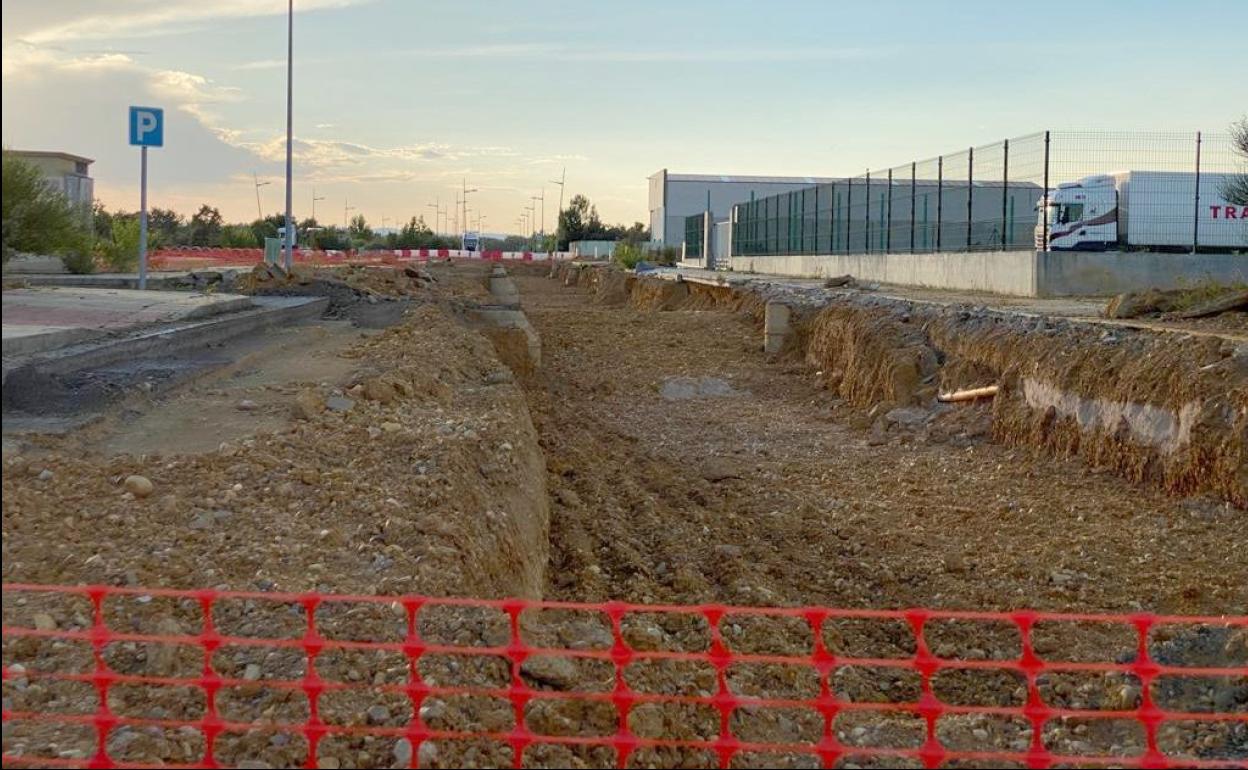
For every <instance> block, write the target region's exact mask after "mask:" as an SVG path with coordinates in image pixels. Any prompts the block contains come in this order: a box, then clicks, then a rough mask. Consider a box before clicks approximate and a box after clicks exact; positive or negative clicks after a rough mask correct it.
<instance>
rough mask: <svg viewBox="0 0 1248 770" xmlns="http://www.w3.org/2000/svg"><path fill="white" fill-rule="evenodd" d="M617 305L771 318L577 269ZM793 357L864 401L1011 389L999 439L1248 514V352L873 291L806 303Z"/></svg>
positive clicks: (646, 281)
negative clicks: (896, 297) (1247, 508)
mask: <svg viewBox="0 0 1248 770" xmlns="http://www.w3.org/2000/svg"><path fill="white" fill-rule="evenodd" d="M562 270H563V271H564V272H565V273H567V275H566V276H565V277H564V278H563V281H564V283H565V284H567V283H569V282H570V281H572V278H571V277H570V276H572V275H575V276H576V278H575V283H576V284H577V285H579V286H582V287H585V288H588V289H589V290H590V291H592V292H593V293H594V297H595V301H596V302H598V303H601V304H606V305H615V304H624V303H626V302H627V303H628V304H630V305H631V306H633V307H635V308H639V309H647V310H677V309H679V310H709V309H714V310H723V311H727V312H732V313H739V314H744V315H745V316H747V317H749V318H751V319H752V320H754V321H755V322H756V323H760V324H761V322H762V319H763V314H764V307H765V304H766V301H767V299H768V297H766V296H764V295H762V294H760V293H759V292H756V291H749V290H744V289H737V288H730V287H726V286H709V285H703V284H697V283H686V282H673V281H667V280H660V279H657V278H636V277H633V276H629V275H626V274H623V273H620V272H617V271H612V270H606V269H602V268H587V269H577V268H575V267H571V266H565V267H563V268H562ZM795 305H796V308H795V309H796V310H797V317H796V320H795V322H794V327H795V328H794V334H793V339H792V340H791V341H790V344H789V351H790V352H792V353H795V354H797V355H799V356H801V357H803V358H804V359H805V361H806V363H808V364H809V365H810V366H811V367H812V368H814V369H816V370H819V371H822V372H824V375H823V382H824V384H825V385H826V387H827V388H828V389H829V390H831V391H832V392H834V393H835V394H837V395H838V396H839V397H841V398H843V399H845V400H846V401H847V402H849V403H851V404H853V405H855V406H859V407H866V408H871V407H889V408H896V407H913V406H917V407H921V408H929V409H930V408H931V407H932V406H934V405H935V397H936V395H937V393H938V392H949V391H956V390H959V389H964V388H974V387H981V386H985V385H997V386H998V387H999V389H1000V390H999V392H998V393H997V395H996V397H995V398H994V399H993V400H992V405H991V435H992V438H993V439H994V440H995V441H998V442H1000V443H1003V444H1007V445H1013V446H1026V447H1033V448H1038V449H1043V450H1045V451H1047V452H1049V453H1051V454H1052V455H1054V456H1057V457H1079V458H1080V459H1082V460H1083V461H1084V462H1086V463H1088V464H1090V465H1092V466H1094V467H1106V468H1112V469H1113V470H1114V471H1116V472H1118V473H1120V474H1122V475H1123V476H1124V477H1126V478H1128V479H1129V480H1131V481H1133V482H1136V483H1142V484H1148V485H1156V486H1159V487H1161V488H1163V489H1165V490H1166V491H1167V492H1170V493H1172V494H1176V495H1190V494H1207V495H1211V496H1213V497H1217V498H1219V499H1222V500H1225V501H1227V502H1230V503H1232V504H1234V505H1237V506H1239V507H1241V508H1242V507H1245V506H1248V348H1246V347H1245V346H1244V345H1243V344H1242V343H1240V342H1237V341H1234V340H1229V339H1220V338H1218V337H1216V336H1188V335H1177V334H1174V333H1157V332H1146V331H1136V330H1127V329H1122V330H1115V331H1112V332H1110V331H1105V330H1104V329H1103V328H1097V327H1093V326H1090V325H1087V324H1078V323H1071V322H1066V321H1052V320H1046V319H1043V318H1039V319H1037V318H1032V317H1022V316H1018V315H1010V314H1005V313H999V312H992V311H987V310H982V309H980V310H975V309H969V308H960V309H951V308H941V307H934V306H931V305H918V304H915V303H908V302H903V301H896V300H890V299H880V298H874V297H871V296H870V295H869V294H868V295H857V296H848V297H845V296H843V297H841V298H840V299H839V300H838V301H835V302H831V303H829V304H826V305H823V306H813V307H812V306H810V305H809V304H808V303H806V304H803V301H802V300H798V301H797V302H796V303H795Z"/></svg>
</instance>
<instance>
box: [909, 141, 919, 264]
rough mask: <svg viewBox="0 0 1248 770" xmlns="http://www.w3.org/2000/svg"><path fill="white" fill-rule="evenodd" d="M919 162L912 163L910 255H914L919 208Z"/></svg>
mask: <svg viewBox="0 0 1248 770" xmlns="http://www.w3.org/2000/svg"><path fill="white" fill-rule="evenodd" d="M918 168H919V163H918V161H913V160H912V161H910V253H911V254H913V253H914V214H915V211H916V210H917V209H918V208H919V192H918V189H919V188H918V185H917V184H916V183H915V180H916V179H917V178H918V177H917V176H915V175H916V174H917V173H918Z"/></svg>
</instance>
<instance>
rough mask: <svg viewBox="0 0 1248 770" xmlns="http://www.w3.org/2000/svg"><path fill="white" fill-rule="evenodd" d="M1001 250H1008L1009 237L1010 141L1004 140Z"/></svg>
mask: <svg viewBox="0 0 1248 770" xmlns="http://www.w3.org/2000/svg"><path fill="white" fill-rule="evenodd" d="M1001 168H1002V171H1001V250H1002V251H1005V250H1006V249H1007V248H1009V236H1008V235H1006V233H1007V232H1008V230H1009V222H1010V219H1009V216H1010V215H1009V212H1008V210H1007V209H1008V202H1009V200H1010V140H1009V139H1006V140H1005V146H1004V149H1003V150H1002V162H1001Z"/></svg>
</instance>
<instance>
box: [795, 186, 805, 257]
mask: <svg viewBox="0 0 1248 770" xmlns="http://www.w3.org/2000/svg"><path fill="white" fill-rule="evenodd" d="M801 223H802V225H801V229H800V230H799V231H798V236H797V237H798V242H799V243H800V244H801V245H800V246H798V252H799V253H801V254H805V253H806V188H805V187H803V188H802V218H801Z"/></svg>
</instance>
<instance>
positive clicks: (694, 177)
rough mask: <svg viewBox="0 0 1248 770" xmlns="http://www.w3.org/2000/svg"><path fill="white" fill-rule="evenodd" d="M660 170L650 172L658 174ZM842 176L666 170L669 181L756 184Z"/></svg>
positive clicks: (808, 181)
mask: <svg viewBox="0 0 1248 770" xmlns="http://www.w3.org/2000/svg"><path fill="white" fill-rule="evenodd" d="M662 173H663V172H662V171H657V172H655V173H654V174H651V177H655V176H659V175H660V174H662ZM842 179H843V178H842V177H828V176H749V175H744V174H673V173H671V172H668V174H667V181H669V182H727V183H732V182H753V183H756V184H812V185H813V184H822V183H824V182H840V181H842Z"/></svg>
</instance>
